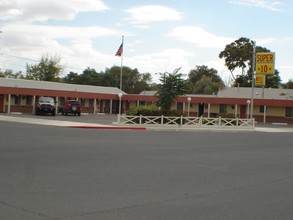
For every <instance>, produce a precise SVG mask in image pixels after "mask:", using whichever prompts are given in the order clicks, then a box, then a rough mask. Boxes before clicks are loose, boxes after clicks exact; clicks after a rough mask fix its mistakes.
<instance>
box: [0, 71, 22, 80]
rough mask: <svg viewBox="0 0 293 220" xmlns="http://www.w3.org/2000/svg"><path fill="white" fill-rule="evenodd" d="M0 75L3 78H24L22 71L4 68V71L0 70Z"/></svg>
mask: <svg viewBox="0 0 293 220" xmlns="http://www.w3.org/2000/svg"><path fill="white" fill-rule="evenodd" d="M0 77H3V78H14V79H24V76H23V73H22V71H18V72H16V73H15V72H13V70H10V69H8V70H5V71H4V72H2V71H1V70H0Z"/></svg>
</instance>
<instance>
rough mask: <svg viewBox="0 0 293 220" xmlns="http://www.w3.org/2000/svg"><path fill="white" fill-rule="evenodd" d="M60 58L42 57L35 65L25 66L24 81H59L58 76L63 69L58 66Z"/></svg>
mask: <svg viewBox="0 0 293 220" xmlns="http://www.w3.org/2000/svg"><path fill="white" fill-rule="evenodd" d="M60 62H61V58H59V57H50V58H49V57H48V56H42V58H41V60H40V62H39V63H38V64H36V65H28V64H27V65H26V79H31V80H39V81H53V82H56V81H60V77H59V75H60V74H61V73H62V71H63V69H64V67H63V66H62V65H61V64H60Z"/></svg>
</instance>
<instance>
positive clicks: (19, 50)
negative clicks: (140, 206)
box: [0, 0, 293, 84]
mask: <svg viewBox="0 0 293 220" xmlns="http://www.w3.org/2000/svg"><path fill="white" fill-rule="evenodd" d="M292 20H293V1H292V0H279V1H275V0H213V1H212V0H205V1H204V0H156V1H155V0H153V1H148V0H136V1H134V0H123V1H119V0H104V1H102V0H66V1H60V0H42V1H39V0H25V1H18V0H9V1H8V0H0V30H1V31H2V33H1V34H0V68H1V69H2V70H6V69H12V70H14V71H20V70H21V71H23V72H25V70H26V68H25V66H26V63H28V64H35V63H36V62H35V61H39V60H40V58H41V57H42V55H49V56H59V57H61V60H62V64H63V65H65V66H66V68H65V70H64V73H63V76H64V75H67V74H68V73H69V72H70V71H73V72H77V73H82V71H83V70H84V69H86V68H87V67H90V68H93V69H96V70H97V71H105V69H106V68H110V67H112V66H113V65H118V66H120V63H121V59H120V57H115V56H114V54H115V53H116V51H117V49H118V47H119V45H120V44H121V41H122V35H123V36H124V56H123V65H125V66H128V67H130V68H137V69H138V71H139V72H140V73H147V72H148V73H151V74H152V76H153V81H154V82H156V81H157V80H158V78H159V74H156V73H163V72H172V71H173V70H174V69H176V68H178V67H182V69H181V72H182V73H184V74H188V73H189V71H190V70H191V69H193V68H195V67H196V66H197V65H207V66H208V67H209V68H214V69H216V70H218V74H219V75H220V76H221V77H222V79H223V80H224V82H225V83H226V84H229V82H230V81H231V74H230V72H229V71H228V70H227V69H226V67H225V66H224V61H223V60H221V59H220V58H219V53H220V52H221V51H222V50H224V48H225V46H226V45H227V44H230V43H232V42H233V41H235V40H237V39H239V38H240V37H246V38H249V39H251V40H254V41H256V45H257V46H262V47H265V48H267V49H269V50H271V51H272V52H275V53H276V69H278V70H279V72H280V77H281V79H282V81H283V82H287V81H288V80H289V79H293V22H292ZM239 73H240V72H239Z"/></svg>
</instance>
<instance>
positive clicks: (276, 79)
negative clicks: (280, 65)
mask: <svg viewBox="0 0 293 220" xmlns="http://www.w3.org/2000/svg"><path fill="white" fill-rule="evenodd" d="M280 82H281V78H280V76H279V71H278V70H275V74H268V75H266V85H265V88H279V87H280V85H281V83H280Z"/></svg>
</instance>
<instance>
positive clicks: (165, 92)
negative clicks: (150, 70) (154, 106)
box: [158, 69, 187, 114]
mask: <svg viewBox="0 0 293 220" xmlns="http://www.w3.org/2000/svg"><path fill="white" fill-rule="evenodd" d="M179 70H180V69H176V70H175V71H174V72H173V73H164V74H163V75H162V76H161V78H160V81H161V83H162V84H161V86H160V88H159V91H158V96H159V101H158V106H159V107H161V109H162V111H163V113H164V114H168V112H169V111H170V109H171V105H172V103H173V101H174V100H175V98H176V97H177V96H179V95H183V94H185V93H186V88H187V85H186V82H185V81H184V80H183V79H182V75H183V74H182V73H178V71H179Z"/></svg>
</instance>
